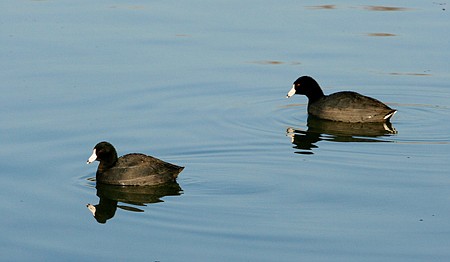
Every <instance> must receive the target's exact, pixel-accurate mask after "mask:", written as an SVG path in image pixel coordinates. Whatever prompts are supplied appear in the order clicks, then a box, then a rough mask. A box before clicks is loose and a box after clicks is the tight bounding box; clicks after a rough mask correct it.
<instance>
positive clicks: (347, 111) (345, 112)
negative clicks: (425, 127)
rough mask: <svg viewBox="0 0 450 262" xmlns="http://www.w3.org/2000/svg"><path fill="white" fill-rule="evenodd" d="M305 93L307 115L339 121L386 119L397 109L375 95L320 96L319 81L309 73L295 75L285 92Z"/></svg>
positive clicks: (348, 92)
mask: <svg viewBox="0 0 450 262" xmlns="http://www.w3.org/2000/svg"><path fill="white" fill-rule="evenodd" d="M294 94H300V95H306V96H307V97H308V100H309V101H308V114H310V115H313V116H315V117H318V118H322V119H328V120H333V121H341V122H353V123H354V122H387V121H389V119H390V118H391V117H392V116H393V115H394V114H395V113H396V112H397V110H395V109H392V108H390V107H389V106H387V105H385V104H384V103H382V102H380V101H378V100H377V99H375V98H371V97H368V96H364V95H361V94H358V93H356V92H352V91H343V92H337V93H334V94H331V95H324V93H323V91H322V89H321V88H320V86H319V84H318V83H317V82H316V80H314V79H313V78H312V77H310V76H302V77H299V78H298V79H297V80H296V81H295V82H294V85H293V86H292V89H291V90H290V91H289V93H288V94H287V97H288V98H289V97H291V96H293V95H294Z"/></svg>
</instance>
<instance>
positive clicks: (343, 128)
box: [286, 116, 397, 154]
mask: <svg viewBox="0 0 450 262" xmlns="http://www.w3.org/2000/svg"><path fill="white" fill-rule="evenodd" d="M307 125H308V130H306V131H303V130H299V129H294V128H291V127H290V128H288V129H287V131H286V133H287V136H289V137H291V139H292V143H293V144H294V145H295V146H294V148H296V149H300V151H297V152H296V153H298V154H313V152H312V149H313V148H318V146H317V145H316V144H317V142H319V141H322V140H327V141H333V142H390V141H388V140H383V139H380V137H384V136H389V135H393V134H396V133H397V131H396V130H395V128H393V127H392V124H391V123H390V122H387V123H344V122H335V121H329V120H323V119H318V118H315V117H312V116H308V124H307Z"/></svg>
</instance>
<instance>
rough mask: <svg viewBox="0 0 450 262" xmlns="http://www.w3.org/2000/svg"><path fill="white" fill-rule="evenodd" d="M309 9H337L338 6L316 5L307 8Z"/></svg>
mask: <svg viewBox="0 0 450 262" xmlns="http://www.w3.org/2000/svg"><path fill="white" fill-rule="evenodd" d="M307 8H308V9H336V5H315V6H307Z"/></svg>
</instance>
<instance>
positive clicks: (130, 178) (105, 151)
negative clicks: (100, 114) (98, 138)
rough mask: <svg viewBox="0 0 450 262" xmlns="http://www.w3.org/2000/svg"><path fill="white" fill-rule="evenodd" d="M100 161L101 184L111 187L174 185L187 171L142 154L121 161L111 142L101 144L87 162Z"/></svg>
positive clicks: (99, 174)
mask: <svg viewBox="0 0 450 262" xmlns="http://www.w3.org/2000/svg"><path fill="white" fill-rule="evenodd" d="M96 160H97V161H100V164H99V165H98V169H97V174H96V180H97V182H99V183H104V184H110V185H123V186H144V185H158V184H163V183H168V182H173V181H175V180H176V178H177V176H178V174H179V173H180V172H181V171H182V170H183V169H184V167H180V166H177V165H173V164H170V163H167V162H164V161H162V160H160V159H157V158H154V157H152V156H147V155H144V154H139V153H132V154H127V155H124V156H121V157H119V158H117V152H116V149H115V148H114V147H113V145H111V144H110V143H108V142H100V143H98V144H97V145H96V146H95V147H94V151H93V153H92V155H91V157H89V159H88V161H87V163H88V164H90V163H92V162H94V161H96Z"/></svg>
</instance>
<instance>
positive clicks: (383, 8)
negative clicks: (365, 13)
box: [364, 5, 411, 11]
mask: <svg viewBox="0 0 450 262" xmlns="http://www.w3.org/2000/svg"><path fill="white" fill-rule="evenodd" d="M364 9H366V10H369V11H408V10H411V9H410V8H405V7H392V6H379V5H369V6H365V7H364Z"/></svg>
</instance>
